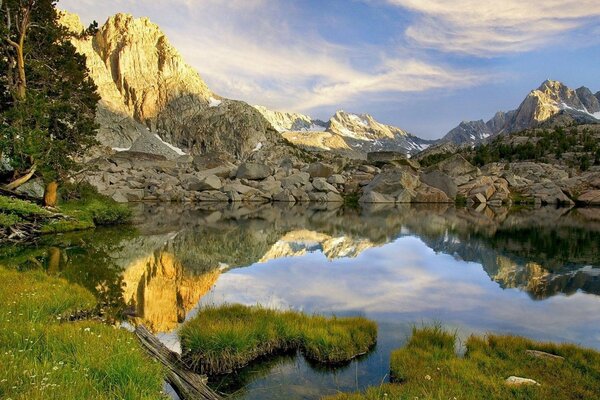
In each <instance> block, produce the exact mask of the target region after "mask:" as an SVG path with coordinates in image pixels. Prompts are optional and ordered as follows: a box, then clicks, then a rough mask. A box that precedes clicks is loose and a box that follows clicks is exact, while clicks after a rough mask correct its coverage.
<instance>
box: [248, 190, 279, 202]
mask: <svg viewBox="0 0 600 400" xmlns="http://www.w3.org/2000/svg"><path fill="white" fill-rule="evenodd" d="M242 197H243V201H247V202H249V203H268V202H270V201H271V199H272V196H271V195H269V194H266V193H263V192H261V191H260V190H258V189H253V190H251V191H249V192H247V193H245V194H244V195H243V196H242Z"/></svg>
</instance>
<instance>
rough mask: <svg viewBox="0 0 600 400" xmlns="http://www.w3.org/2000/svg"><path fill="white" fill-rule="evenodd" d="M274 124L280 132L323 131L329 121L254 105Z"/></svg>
mask: <svg viewBox="0 0 600 400" xmlns="http://www.w3.org/2000/svg"><path fill="white" fill-rule="evenodd" d="M254 108H256V109H257V110H258V112H260V113H261V114H262V115H263V116H264V117H265V118H266V119H267V121H269V122H270V123H271V125H273V128H275V129H276V130H277V131H278V132H280V133H283V132H290V131H295V132H321V131H324V130H325V129H327V123H326V122H323V121H321V120H319V119H312V118H311V117H309V116H308V115H304V114H299V113H290V112H281V111H273V110H270V109H268V108H266V107H263V106H254Z"/></svg>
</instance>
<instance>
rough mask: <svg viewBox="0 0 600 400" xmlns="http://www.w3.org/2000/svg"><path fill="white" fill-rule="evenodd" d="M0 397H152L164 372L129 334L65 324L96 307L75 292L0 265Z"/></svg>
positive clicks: (30, 399)
mask: <svg viewBox="0 0 600 400" xmlns="http://www.w3.org/2000/svg"><path fill="white" fill-rule="evenodd" d="M0 282H2V285H1V286H0V304H2V307H1V308H0V365H1V366H2V368H1V369H0V398H2V399H15V400H16V399H23V400H25V399H27V400H42V399H44V400H45V399H107V400H108V399H132V400H133V399H159V398H165V396H164V395H163V394H162V393H161V390H162V385H163V377H164V373H163V370H162V367H161V366H160V365H158V364H157V363H156V362H154V361H152V360H150V359H149V358H148V357H146V355H145V354H144V352H143V350H142V349H141V348H140V347H139V345H138V343H137V340H136V339H135V337H134V336H133V334H131V333H129V332H127V331H125V330H122V329H117V328H115V327H111V326H108V325H104V324H102V323H100V322H93V321H80V322H68V319H69V316H70V315H72V314H73V313H76V312H78V311H80V310H89V309H91V308H93V307H94V306H95V299H94V296H92V294H91V293H90V292H88V291H87V290H85V289H83V288H82V287H80V286H77V285H74V284H69V283H67V282H66V281H64V280H62V279H58V278H52V277H49V276H47V275H46V274H45V273H44V272H42V271H39V270H33V271H27V272H17V271H15V270H11V269H5V268H4V267H0Z"/></svg>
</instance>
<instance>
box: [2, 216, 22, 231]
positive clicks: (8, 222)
mask: <svg viewBox="0 0 600 400" xmlns="http://www.w3.org/2000/svg"><path fill="white" fill-rule="evenodd" d="M20 223H23V219H21V217H19V216H18V215H15V214H4V213H2V212H0V228H10V227H11V226H15V225H17V224H20Z"/></svg>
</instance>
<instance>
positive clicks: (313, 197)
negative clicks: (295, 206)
mask: <svg viewBox="0 0 600 400" xmlns="http://www.w3.org/2000/svg"><path fill="white" fill-rule="evenodd" d="M308 198H309V199H310V201H312V202H315V203H327V202H328V198H327V193H325V192H310V193H309V194H308Z"/></svg>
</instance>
